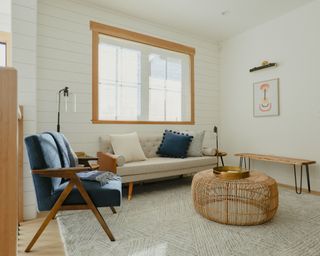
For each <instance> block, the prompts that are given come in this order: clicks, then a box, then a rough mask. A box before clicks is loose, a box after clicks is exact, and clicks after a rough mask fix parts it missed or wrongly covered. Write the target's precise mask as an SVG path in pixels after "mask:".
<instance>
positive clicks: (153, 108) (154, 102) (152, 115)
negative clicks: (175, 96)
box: [149, 89, 165, 121]
mask: <svg viewBox="0 0 320 256" xmlns="http://www.w3.org/2000/svg"><path fill="white" fill-rule="evenodd" d="M164 100H165V95H164V91H163V90H158V89H150V90H149V120H150V121H163V120H165V106H164Z"/></svg>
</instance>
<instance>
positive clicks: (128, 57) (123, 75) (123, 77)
mask: <svg viewBox="0 0 320 256" xmlns="http://www.w3.org/2000/svg"><path fill="white" fill-rule="evenodd" d="M140 55H141V54H140V52H139V51H135V50H130V49H124V48H122V49H120V52H119V60H120V61H119V65H120V66H119V71H120V72H119V73H120V74H119V80H120V81H121V82H124V83H133V84H140V78H141V75H140V69H141V67H140V59H141V56H140Z"/></svg>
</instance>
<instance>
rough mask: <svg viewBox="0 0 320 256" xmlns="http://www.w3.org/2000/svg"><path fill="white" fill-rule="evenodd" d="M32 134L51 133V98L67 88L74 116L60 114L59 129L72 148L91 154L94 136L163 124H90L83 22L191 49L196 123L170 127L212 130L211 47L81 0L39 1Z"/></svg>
mask: <svg viewBox="0 0 320 256" xmlns="http://www.w3.org/2000/svg"><path fill="white" fill-rule="evenodd" d="M38 7H39V8H38V13H39V16H38V46H37V47H38V48H37V49H38V131H39V132H40V131H46V130H55V129H56V118H57V117H56V115H57V113H56V94H57V91H58V90H59V89H61V88H63V87H64V86H67V85H68V86H69V87H70V88H71V90H73V91H74V92H75V93H76V94H77V102H78V105H77V108H78V112H77V113H72V112H71V113H62V124H61V130H62V132H63V133H65V135H66V136H67V137H68V138H69V140H70V141H71V143H72V145H73V147H74V148H75V150H78V151H86V152H88V153H89V154H95V153H96V151H97V150H98V149H99V139H98V138H99V136H106V135H107V134H110V133H122V132H129V131H138V132H140V133H142V132H143V133H146V132H147V133H151V132H159V133H160V132H161V131H163V130H164V129H165V128H167V127H169V126H167V125H162V126H161V125H101V124H95V125H93V124H91V121H90V120H91V86H92V85H91V31H90V28H89V21H90V20H94V21H97V22H101V23H104V24H109V25H113V26H119V27H122V28H126V29H130V30H134V31H138V32H141V33H146V34H149V35H154V36H157V37H160V38H165V39H168V40H172V41H175V42H179V43H183V44H186V45H189V46H192V47H195V48H196V57H195V86H196V98H195V100H196V108H195V109H196V125H195V126H171V127H169V128H175V129H204V130H212V126H213V124H214V123H217V122H218V90H219V89H218V81H217V77H218V49H217V46H216V45H215V44H213V43H210V42H205V41H204V40H202V39H197V38H194V37H192V36H191V35H186V34H181V33H179V32H176V31H173V30H172V29H170V28H168V27H162V26H159V25H155V24H151V23H148V22H146V21H143V20H140V19H137V18H133V17H128V16H124V15H123V14H120V13H115V12H111V11H110V10H107V9H104V8H101V7H96V6H93V5H91V4H87V3H85V1H81V0H70V1H63V0H56V1H50V0H39V6H38Z"/></svg>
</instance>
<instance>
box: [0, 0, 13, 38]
mask: <svg viewBox="0 0 320 256" xmlns="http://www.w3.org/2000/svg"><path fill="white" fill-rule="evenodd" d="M0 31H3V32H11V0H0Z"/></svg>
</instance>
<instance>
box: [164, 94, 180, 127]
mask: <svg viewBox="0 0 320 256" xmlns="http://www.w3.org/2000/svg"><path fill="white" fill-rule="evenodd" d="M166 121H181V93H180V92H179V93H177V92H170V91H167V93H166Z"/></svg>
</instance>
